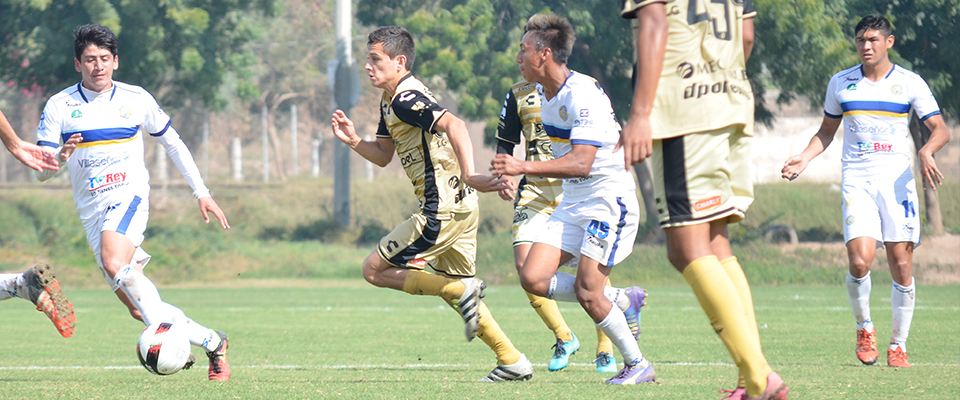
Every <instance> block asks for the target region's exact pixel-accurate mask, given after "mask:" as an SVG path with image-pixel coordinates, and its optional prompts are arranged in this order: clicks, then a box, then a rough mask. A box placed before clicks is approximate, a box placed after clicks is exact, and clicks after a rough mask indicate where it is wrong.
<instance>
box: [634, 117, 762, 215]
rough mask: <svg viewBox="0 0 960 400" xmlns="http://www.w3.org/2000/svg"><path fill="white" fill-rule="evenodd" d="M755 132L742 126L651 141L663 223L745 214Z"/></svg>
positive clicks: (750, 192) (750, 191)
mask: <svg viewBox="0 0 960 400" xmlns="http://www.w3.org/2000/svg"><path fill="white" fill-rule="evenodd" d="M752 143H753V138H752V137H751V136H747V135H745V134H744V129H743V128H742V127H740V126H736V125H732V126H728V127H726V128H723V129H718V130H715V131H708V132H698V133H691V134H687V135H683V136H677V137H673V138H669V139H657V140H654V141H653V156H652V160H651V161H652V162H653V180H654V193H655V194H656V202H657V211H658V213H659V217H660V225H661V226H662V227H664V228H669V227H674V226H683V225H693V224H700V223H706V222H710V221H714V220H718V219H723V218H727V219H728V222H729V223H734V222H739V221H741V220H743V216H744V213H745V212H746V211H747V208H748V207H749V206H750V204H751V203H753V175H754V170H753V169H754V167H753V164H752V160H753V154H752V148H751V146H752Z"/></svg>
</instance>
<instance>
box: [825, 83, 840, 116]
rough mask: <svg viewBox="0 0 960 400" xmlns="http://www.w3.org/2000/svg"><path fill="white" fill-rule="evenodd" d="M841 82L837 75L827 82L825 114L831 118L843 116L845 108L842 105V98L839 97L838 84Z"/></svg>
mask: <svg viewBox="0 0 960 400" xmlns="http://www.w3.org/2000/svg"><path fill="white" fill-rule="evenodd" d="M838 82H840V80H839V79H837V76H836V75H834V76H833V78H830V83H828V84H827V94H826V95H825V96H824V98H823V114H824V115H826V116H828V117H830V118H843V108H841V107H840V99H838V98H837V93H838V90H837V84H838Z"/></svg>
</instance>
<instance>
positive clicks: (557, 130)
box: [543, 124, 570, 140]
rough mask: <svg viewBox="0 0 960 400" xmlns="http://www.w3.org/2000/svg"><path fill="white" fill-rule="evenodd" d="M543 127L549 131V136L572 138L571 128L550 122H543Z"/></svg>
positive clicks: (564, 138)
mask: <svg viewBox="0 0 960 400" xmlns="http://www.w3.org/2000/svg"><path fill="white" fill-rule="evenodd" d="M543 129H544V130H545V131H547V136H549V137H552V138H557V139H563V140H570V129H564V128H561V127H558V126H553V125H550V124H543Z"/></svg>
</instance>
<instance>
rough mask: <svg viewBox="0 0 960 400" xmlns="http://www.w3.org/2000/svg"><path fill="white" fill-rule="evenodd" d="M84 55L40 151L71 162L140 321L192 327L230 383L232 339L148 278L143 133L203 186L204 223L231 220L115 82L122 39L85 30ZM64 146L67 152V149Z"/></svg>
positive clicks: (148, 110)
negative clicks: (197, 319) (187, 311)
mask: <svg viewBox="0 0 960 400" xmlns="http://www.w3.org/2000/svg"><path fill="white" fill-rule="evenodd" d="M74 52H75V57H76V58H75V60H74V66H75V68H76V70H77V72H79V73H80V75H81V78H82V79H81V82H80V83H78V84H76V85H75V86H71V87H69V88H67V89H64V90H63V91H61V92H60V93H58V94H56V95H54V96H53V97H51V98H50V99H49V100H47V104H46V106H45V107H44V109H43V116H42V117H41V119H40V128H39V130H38V132H37V140H38V141H39V142H38V144H39V145H40V146H41V147H45V148H46V149H49V150H48V151H50V152H53V153H55V154H56V155H57V159H58V160H59V161H60V165H64V164H66V165H68V167H69V169H70V177H71V181H72V184H73V198H74V202H75V203H76V207H77V212H79V214H80V220H81V222H83V227H84V229H85V230H86V233H87V243H88V244H89V245H90V247H91V249H92V250H93V254H94V257H95V258H96V259H97V264H98V265H99V266H100V269H101V270H102V271H103V276H104V278H105V279H106V280H107V283H108V284H109V285H110V288H111V290H113V292H114V293H116V295H117V297H118V298H119V299H120V301H121V302H123V303H124V304H125V305H126V306H127V309H128V310H129V311H130V315H131V316H132V317H133V318H135V319H137V320H140V321H143V323H144V324H145V325H148V326H149V325H153V324H155V323H159V322H171V323H174V324H182V325H184V326H185V328H186V331H187V332H188V336H189V338H190V343H191V344H193V345H194V346H199V347H202V348H203V349H204V350H205V351H206V352H207V357H208V358H209V359H210V368H209V370H208V378H209V379H210V380H214V381H225V380H228V379H230V366H229V365H228V364H227V335H226V334H224V333H223V332H220V331H214V330H212V329H207V328H206V327H204V326H202V325H200V324H198V323H196V322H194V321H193V320H192V319H190V318H188V317H187V316H186V315H184V313H183V311H181V310H180V309H179V308H177V307H174V306H173V305H170V304H168V303H165V302H163V300H161V299H160V293H159V292H158V291H157V287H156V286H155V285H154V284H153V282H152V281H150V279H149V278H147V277H146V275H144V274H143V268H144V267H145V266H146V265H147V263H148V262H149V261H150V257H151V256H150V255H149V254H147V253H146V252H145V251H144V250H143V249H142V248H141V247H140V245H141V243H142V242H143V232H144V230H146V227H147V217H148V214H149V208H150V207H149V200H150V184H149V180H150V176H149V173H148V172H147V168H146V165H144V159H143V146H144V144H143V135H142V134H141V130H143V131H145V132H147V133H149V134H150V136H153V137H155V138H157V140H158V141H159V142H160V144H161V145H163V148H164V149H166V151H167V154H168V155H169V156H170V158H172V159H173V162H174V163H175V164H176V165H177V168H178V169H179V170H180V173H181V174H183V176H184V178H186V180H187V183H189V184H190V187H191V188H193V195H194V197H196V198H197V200H198V202H199V205H200V213H201V215H202V216H203V219H204V220H205V221H207V223H209V222H210V218H209V216H208V214H207V213H213V214H214V215H215V216H216V217H217V220H218V221H219V222H220V225H221V226H222V227H223V228H224V229H228V228H229V227H230V225H229V223H228V222H227V218H226V217H225V216H224V215H223V211H221V210H220V207H219V206H217V203H216V202H215V201H214V200H213V198H212V197H210V191H209V190H208V189H207V187H206V186H205V185H204V184H203V179H202V178H201V177H200V171H199V170H198V169H197V165H196V163H194V161H193V158H192V156H191V154H190V150H189V149H187V146H186V145H185V144H184V143H183V140H181V139H180V135H179V134H177V131H176V130H175V129H173V127H171V126H170V117H168V116H167V115H166V114H165V113H164V112H163V110H162V109H161V108H160V106H159V105H158V104H157V101H156V100H155V99H154V98H153V96H152V95H150V93H148V92H147V91H146V90H144V89H143V88H141V87H139V86H133V85H128V84H125V83H122V82H116V81H114V80H113V71H115V70H116V69H117V68H118V66H119V65H118V61H119V58H118V55H117V37H116V35H114V33H113V32H112V31H111V30H110V29H109V28H107V27H104V26H101V25H83V26H80V27H78V28H77V29H76V31H75V32H74ZM61 141H63V143H64V144H63V146H62V147H61V148H57V146H58V145H59V144H60V143H61ZM54 174H55V173H50V172H44V173H42V174H40V175H39V178H40V180H41V181H44V180H47V179H49V178H51V177H52V176H53V175H54ZM191 360H192V357H191ZM190 365H192V362H191V363H190V364H189V365H188V366H187V368H189V366H190Z"/></svg>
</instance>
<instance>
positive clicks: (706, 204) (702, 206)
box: [693, 196, 720, 211]
mask: <svg viewBox="0 0 960 400" xmlns="http://www.w3.org/2000/svg"><path fill="white" fill-rule="evenodd" d="M719 205H720V196H713V197H711V198H709V199H705V200H700V201H698V202H696V203H693V211H703V210H709V209H711V208H714V207H717V206H719Z"/></svg>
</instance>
